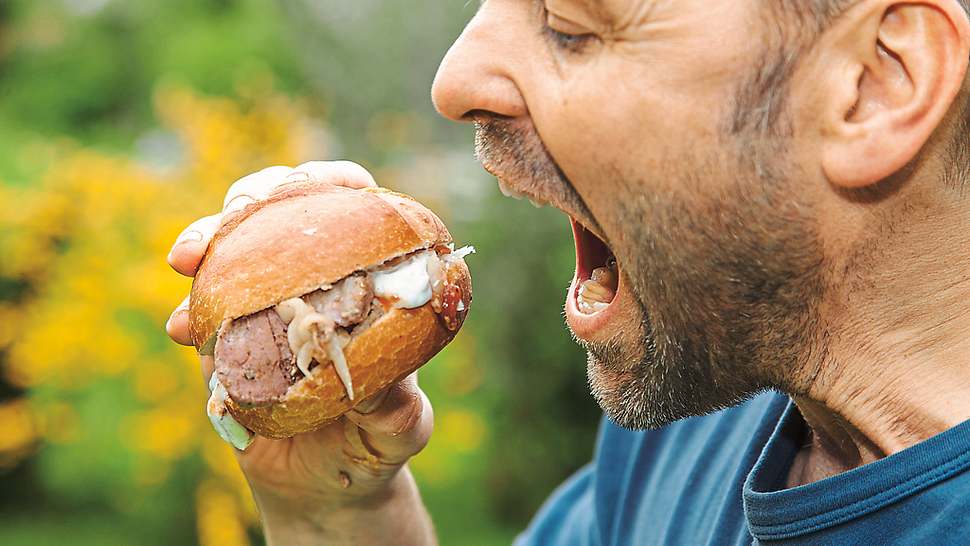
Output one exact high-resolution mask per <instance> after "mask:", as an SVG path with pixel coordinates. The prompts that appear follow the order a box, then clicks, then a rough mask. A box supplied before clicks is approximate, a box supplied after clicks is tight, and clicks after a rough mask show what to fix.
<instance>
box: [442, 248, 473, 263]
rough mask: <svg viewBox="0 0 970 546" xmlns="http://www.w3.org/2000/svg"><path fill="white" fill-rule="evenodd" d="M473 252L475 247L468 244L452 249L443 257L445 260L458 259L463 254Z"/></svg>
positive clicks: (466, 254) (462, 256) (463, 255)
mask: <svg viewBox="0 0 970 546" xmlns="http://www.w3.org/2000/svg"><path fill="white" fill-rule="evenodd" d="M474 253H475V247H473V246H471V245H468V246H463V247H461V248H459V249H458V250H455V251H453V252H452V253H451V254H445V255H444V259H445V261H453V260H460V259H462V258H464V257H465V256H468V255H469V254H474Z"/></svg>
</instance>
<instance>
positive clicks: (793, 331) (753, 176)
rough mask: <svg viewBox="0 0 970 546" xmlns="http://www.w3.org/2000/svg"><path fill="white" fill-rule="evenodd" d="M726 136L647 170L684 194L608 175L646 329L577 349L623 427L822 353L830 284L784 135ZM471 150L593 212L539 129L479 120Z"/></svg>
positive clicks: (667, 417)
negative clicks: (822, 307) (821, 322)
mask: <svg viewBox="0 0 970 546" xmlns="http://www.w3.org/2000/svg"><path fill="white" fill-rule="evenodd" d="M735 115H736V114H735ZM723 137H724V138H725V143H724V146H720V147H718V149H719V150H732V151H731V152H729V153H724V152H711V154H710V156H709V157H700V156H698V155H693V156H683V157H676V158H675V157H674V156H670V158H669V159H668V160H667V162H666V166H665V168H663V169H660V171H659V172H654V173H652V174H654V175H655V176H654V177H653V179H654V180H666V181H674V180H675V181H676V187H680V188H683V189H684V190H685V191H683V192H678V195H680V196H682V197H680V198H678V197H674V196H672V195H660V194H659V193H651V187H652V185H651V183H650V181H646V180H639V179H636V178H635V177H632V176H624V173H622V172H621V171H620V170H619V169H616V172H614V173H610V174H611V180H620V181H623V180H625V181H626V183H625V187H624V188H623V191H622V192H618V194H617V195H616V210H617V214H618V217H619V219H620V223H619V225H623V226H627V227H628V229H629V232H628V233H627V234H626V237H624V239H625V240H627V241H630V242H631V245H630V247H629V248H614V249H613V251H614V252H615V253H616V254H617V256H622V257H624V258H625V259H624V260H623V261H624V263H623V265H624V268H623V269H622V270H621V274H623V275H624V281H625V282H627V283H628V286H630V287H631V291H632V292H633V294H634V298H635V300H636V302H637V305H638V306H639V311H640V313H639V316H640V317H641V321H640V324H639V325H638V330H639V331H638V332H637V333H636V334H637V335H635V336H629V335H628V336H623V337H620V336H617V337H614V338H613V339H612V340H611V341H609V342H606V343H589V342H586V341H584V340H581V339H578V338H577V341H578V342H579V343H580V345H581V346H583V347H584V348H585V349H586V351H587V353H588V364H587V375H588V379H589V384H590V390H591V392H592V395H593V397H594V398H595V399H596V401H597V403H598V404H599V405H600V407H601V408H602V409H603V411H604V413H605V414H606V415H607V417H608V418H610V419H611V420H612V421H614V422H615V423H617V424H618V425H620V426H623V427H626V428H631V429H644V428H658V427H662V426H664V425H666V424H669V423H670V422H673V421H675V420H679V419H682V418H685V417H690V416H696V415H702V414H706V413H710V412H712V411H716V410H719V409H723V408H726V407H729V406H733V405H735V404H737V403H739V402H741V401H743V400H745V399H746V398H749V397H751V396H753V395H754V394H756V393H758V392H760V391H762V390H764V389H766V388H769V387H775V388H780V389H783V390H789V391H794V390H798V388H799V385H800V384H802V383H804V382H806V381H808V380H809V379H807V378H806V377H805V376H806V374H807V373H808V372H806V371H805V370H804V369H803V368H804V367H805V366H804V364H805V362H806V354H807V353H809V352H811V351H813V350H818V343H817V339H816V338H817V335H818V331H819V327H818V314H817V302H818V301H819V300H820V298H821V294H822V287H823V282H822V254H821V249H820V243H819V241H818V233H817V228H816V226H815V220H814V216H813V214H812V209H811V207H810V206H809V205H808V204H806V203H804V202H800V201H799V200H798V199H796V195H797V193H796V191H795V181H794V178H795V176H794V173H793V172H792V168H791V167H790V166H789V165H788V164H787V163H786V161H787V160H786V156H785V153H784V140H785V137H784V136H782V135H778V134H766V133H764V132H758V131H755V130H750V131H748V130H744V129H742V130H739V131H738V132H736V133H735V134H728V132H725V134H724V135H723ZM476 151H477V153H478V156H479V159H480V160H482V162H483V164H485V165H486V168H488V169H489V170H490V171H491V172H492V173H493V174H496V175H497V176H500V177H502V176H507V177H510V178H511V177H515V179H518V180H524V181H529V183H532V184H536V185H539V184H543V185H546V188H547V189H549V188H556V189H558V190H559V191H566V190H568V192H567V193H569V196H568V197H567V198H572V199H575V200H577V201H579V204H578V205H577V206H582V207H583V210H585V205H584V204H582V202H581V200H580V198H579V197H578V194H576V193H575V191H574V190H573V189H572V186H571V185H570V184H569V182H568V181H567V180H566V179H565V177H564V175H563V174H562V172H561V171H560V170H559V168H558V166H557V165H556V164H555V162H554V161H553V159H552V158H551V156H550V155H549V154H548V152H547V151H546V149H545V147H544V146H543V144H542V142H541V140H540V139H539V137H538V135H537V134H535V133H534V131H533V132H531V133H526V132H524V131H522V130H521V129H517V128H514V127H512V125H511V123H509V122H508V121H506V120H500V119H494V120H484V121H483V122H482V123H479V124H478V133H477V137H476ZM685 166H689V167H691V170H690V171H685V170H684V169H685ZM606 171H607V170H606V169H604V172H606ZM622 186H624V184H621V187H622ZM714 188H717V190H714ZM714 191H717V192H718V193H712V192H714ZM684 196H688V197H684ZM630 339H633V340H634V341H630ZM813 347H814V349H813Z"/></svg>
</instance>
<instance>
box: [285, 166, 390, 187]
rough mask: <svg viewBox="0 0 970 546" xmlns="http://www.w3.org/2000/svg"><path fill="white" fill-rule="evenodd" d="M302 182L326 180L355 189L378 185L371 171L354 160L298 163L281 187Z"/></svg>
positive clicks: (325, 181)
mask: <svg viewBox="0 0 970 546" xmlns="http://www.w3.org/2000/svg"><path fill="white" fill-rule="evenodd" d="M301 182H324V183H327V184H334V185H336V186H345V187H348V188H353V189H361V188H376V187H377V182H376V181H375V180H374V177H373V176H372V175H371V174H370V172H368V171H367V169H365V168H363V167H361V166H360V165H358V164H357V163H354V162H353V161H308V162H306V163H304V164H302V165H297V166H296V167H295V168H294V169H293V172H291V173H290V174H289V175H287V176H286V179H285V180H284V181H283V183H282V184H281V185H280V189H282V188H284V187H285V186H286V185H287V184H298V183H301Z"/></svg>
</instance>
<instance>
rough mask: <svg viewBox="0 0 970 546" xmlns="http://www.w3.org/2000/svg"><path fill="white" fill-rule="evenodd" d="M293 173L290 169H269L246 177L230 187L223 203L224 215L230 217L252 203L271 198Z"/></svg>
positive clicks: (277, 167) (278, 167)
mask: <svg viewBox="0 0 970 546" xmlns="http://www.w3.org/2000/svg"><path fill="white" fill-rule="evenodd" d="M291 172H293V169H291V168H290V167H281V166H276V167H267V168H265V169H263V170H261V171H258V172H255V173H253V174H250V175H247V176H244V177H242V178H240V179H239V180H236V181H235V182H233V183H232V185H231V186H229V191H227V192H226V198H225V200H224V201H223V203H222V213H223V214H224V215H229V214H231V213H233V212H236V211H240V210H242V209H243V208H245V207H246V205H248V204H250V203H254V202H256V201H259V200H261V199H266V198H267V197H269V194H270V192H272V191H273V188H275V187H276V186H278V185H280V184H281V183H282V182H283V179H284V178H286V175H288V174H290V173H291Z"/></svg>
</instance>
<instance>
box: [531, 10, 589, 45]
mask: <svg viewBox="0 0 970 546" xmlns="http://www.w3.org/2000/svg"><path fill="white" fill-rule="evenodd" d="M542 15H543V16H542V33H543V35H545V37H546V39H548V40H549V41H550V42H552V44H553V45H555V46H556V47H557V48H559V49H562V50H564V51H568V52H570V53H580V52H582V51H583V49H584V48H585V47H586V46H587V45H589V43H590V42H591V41H593V39H595V38H596V35H594V34H592V33H588V34H566V33H563V32H559V31H558V30H556V29H554V28H552V27H550V26H549V23H548V20H549V14H548V12H545V10H543V14H542Z"/></svg>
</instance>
